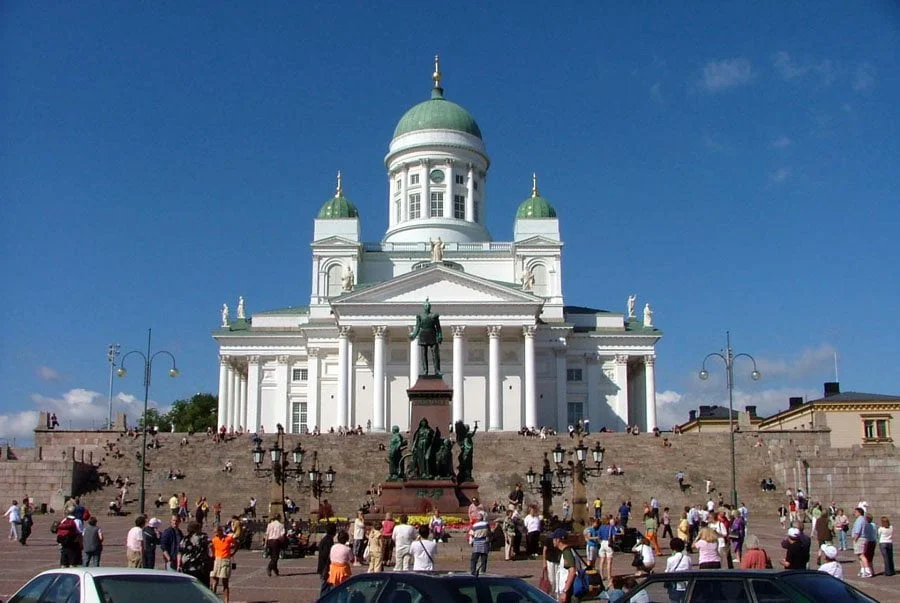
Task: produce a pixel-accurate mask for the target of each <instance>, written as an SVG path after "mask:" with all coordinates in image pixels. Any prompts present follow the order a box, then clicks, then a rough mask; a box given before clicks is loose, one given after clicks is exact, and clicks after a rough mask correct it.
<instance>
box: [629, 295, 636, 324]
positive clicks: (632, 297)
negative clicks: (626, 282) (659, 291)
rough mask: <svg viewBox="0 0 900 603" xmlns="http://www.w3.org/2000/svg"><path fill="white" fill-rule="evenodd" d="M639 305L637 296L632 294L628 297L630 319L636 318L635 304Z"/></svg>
mask: <svg viewBox="0 0 900 603" xmlns="http://www.w3.org/2000/svg"><path fill="white" fill-rule="evenodd" d="M636 303H637V295H635V294H634V293H632V294H631V295H629V296H628V318H634V304H636Z"/></svg>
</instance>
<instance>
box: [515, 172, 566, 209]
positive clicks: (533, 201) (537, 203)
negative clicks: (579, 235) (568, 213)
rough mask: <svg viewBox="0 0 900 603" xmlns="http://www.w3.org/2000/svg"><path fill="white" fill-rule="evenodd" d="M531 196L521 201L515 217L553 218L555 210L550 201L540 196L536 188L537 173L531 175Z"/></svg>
mask: <svg viewBox="0 0 900 603" xmlns="http://www.w3.org/2000/svg"><path fill="white" fill-rule="evenodd" d="M531 182H532V185H531V196H530V197H528V198H527V199H525V200H524V201H522V203H521V205H519V209H518V211H516V219H517V220H518V219H521V218H555V217H556V210H555V209H553V206H552V205H550V202H549V201H547V200H546V199H544V198H543V197H541V195H540V193H538V188H537V174H532V175H531Z"/></svg>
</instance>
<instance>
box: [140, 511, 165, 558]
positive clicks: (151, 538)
mask: <svg viewBox="0 0 900 603" xmlns="http://www.w3.org/2000/svg"><path fill="white" fill-rule="evenodd" d="M160 525H162V522H161V521H160V520H159V519H157V518H156V517H154V518H152V519H151V520H150V521H148V522H147V525H145V526H144V529H143V534H142V536H143V539H144V550H143V553H142V554H141V567H144V568H146V569H156V545H158V544H159V526H160Z"/></svg>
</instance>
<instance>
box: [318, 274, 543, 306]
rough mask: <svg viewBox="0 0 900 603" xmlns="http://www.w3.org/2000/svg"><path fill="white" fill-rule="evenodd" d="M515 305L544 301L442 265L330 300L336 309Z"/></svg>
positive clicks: (535, 303) (534, 303) (537, 303)
mask: <svg viewBox="0 0 900 603" xmlns="http://www.w3.org/2000/svg"><path fill="white" fill-rule="evenodd" d="M426 298H427V299H429V300H430V301H431V303H432V304H441V305H447V304H449V305H462V304H501V305H503V304H515V305H522V304H526V305H540V304H542V303H543V299H542V298H539V297H536V296H534V295H532V294H530V293H528V292H525V291H521V290H518V289H515V288H513V287H511V286H505V285H502V284H498V283H495V282H493V281H489V280H486V279H483V278H480V277H477V276H472V275H471V274H466V273H464V272H460V271H458V270H453V269H450V268H446V267H444V266H434V267H432V268H426V269H424V270H417V271H414V272H410V273H408V274H404V275H401V276H398V277H396V278H393V279H391V280H389V281H386V282H384V283H379V284H378V285H374V286H372V287H367V288H365V289H361V290H359V291H354V292H352V293H348V294H345V295H342V296H341V297H340V298H338V299H335V300H333V301H332V305H333V306H334V307H335V308H340V307H348V306H353V305H368V304H388V305H404V306H405V305H409V304H421V303H422V302H424V301H425V299H426Z"/></svg>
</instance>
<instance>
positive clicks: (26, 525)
mask: <svg viewBox="0 0 900 603" xmlns="http://www.w3.org/2000/svg"><path fill="white" fill-rule="evenodd" d="M33 513H34V507H32V506H31V499H30V498H28V495H27V494H26V495H25V498H23V499H22V536H21V538H19V544H21V545H22V546H25V545H26V544H27V543H28V537H29V536H31V528H32V526H33V525H34V518H33V517H32V514H33Z"/></svg>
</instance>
